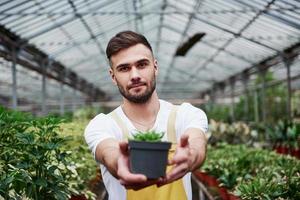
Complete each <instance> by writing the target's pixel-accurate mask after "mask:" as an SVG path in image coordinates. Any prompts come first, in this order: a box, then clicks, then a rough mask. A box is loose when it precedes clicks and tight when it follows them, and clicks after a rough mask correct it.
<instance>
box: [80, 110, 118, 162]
mask: <svg viewBox="0 0 300 200" xmlns="http://www.w3.org/2000/svg"><path fill="white" fill-rule="evenodd" d="M110 123H111V122H110V120H109V117H108V116H106V115H105V114H102V113H101V114H99V115H97V116H96V117H95V118H94V119H92V120H91V121H90V122H89V124H88V125H87V127H86V128H85V131H84V137H85V141H86V143H87V144H88V147H89V149H90V150H91V151H92V153H93V156H94V158H95V153H96V148H97V145H98V144H99V143H100V142H101V141H103V140H105V139H108V138H116V137H115V135H114V133H113V131H112V130H111V126H109V124H110Z"/></svg>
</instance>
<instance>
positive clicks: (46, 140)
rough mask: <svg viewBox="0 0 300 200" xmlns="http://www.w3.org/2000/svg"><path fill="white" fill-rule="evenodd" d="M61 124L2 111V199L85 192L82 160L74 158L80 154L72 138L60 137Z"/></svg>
mask: <svg viewBox="0 0 300 200" xmlns="http://www.w3.org/2000/svg"><path fill="white" fill-rule="evenodd" d="M61 122H62V121H61V120H60V119H58V118H53V117H46V118H40V119H34V118H32V117H31V116H28V115H25V114H23V113H20V112H14V111H8V110H6V109H4V108H0V149H1V152H0V199H1V198H4V199H35V200H40V199H49V200H51V199H55V200H57V199H58V200H60V199H69V198H70V195H71V194H78V193H80V192H81V189H83V188H81V186H82V184H81V183H80V182H79V183H78V182H77V181H78V179H79V178H78V172H79V171H80V170H79V171H77V169H78V168H79V167H78V165H79V163H82V161H81V160H82V159H80V160H79V159H78V158H77V159H73V158H74V157H73V155H74V154H75V155H76V154H77V153H78V152H74V151H70V148H67V144H68V142H70V141H72V137H71V136H62V135H60V134H59V126H60V124H61ZM77 157H79V155H77ZM86 194H89V193H88V192H87V193H86ZM90 196H91V195H90Z"/></svg>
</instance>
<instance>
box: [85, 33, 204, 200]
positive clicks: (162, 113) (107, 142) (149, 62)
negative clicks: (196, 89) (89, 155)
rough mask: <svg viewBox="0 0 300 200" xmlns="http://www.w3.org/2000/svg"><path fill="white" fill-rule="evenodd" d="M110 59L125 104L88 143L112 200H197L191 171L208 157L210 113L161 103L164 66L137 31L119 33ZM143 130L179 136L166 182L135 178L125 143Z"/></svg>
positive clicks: (101, 119) (96, 123)
mask: <svg viewBox="0 0 300 200" xmlns="http://www.w3.org/2000/svg"><path fill="white" fill-rule="evenodd" d="M106 54H107V58H108V60H109V62H110V70H109V73H110V76H111V78H112V81H113V83H114V84H115V85H116V86H117V87H118V88H119V91H120V93H121V94H122V96H123V103H122V105H120V106H119V107H118V108H116V109H115V110H114V111H113V112H112V113H110V114H108V115H105V114H102V113H101V114H99V115H97V116H96V117H95V118H94V119H93V120H91V122H90V123H89V125H88V126H87V127H86V130H85V139H86V142H87V144H88V145H89V148H90V149H91V150H92V152H93V154H94V156H95V159H96V160H97V161H98V162H100V168H101V173H102V177H103V182H104V184H105V187H106V189H107V191H108V195H109V199H111V200H125V199H136V200H140V199H141V200H142V199H151V200H152V199H154V200H155V199H162V200H166V199H179V200H181V199H189V200H191V199H192V192H191V173H190V172H191V171H193V170H195V169H197V168H199V167H200V166H201V164H202V163H203V161H204V159H205V153H206V137H205V132H206V131H207V117H206V115H205V113H204V112H203V111H202V110H200V109H198V108H195V107H193V106H192V105H191V104H189V103H183V104H182V105H180V106H177V107H176V106H173V105H172V104H171V103H169V102H166V101H163V100H160V99H159V98H158V95H157V93H156V89H155V86H156V77H157V75H158V62H157V60H156V59H155V58H154V55H153V52H152V48H151V46H150V44H149V43H148V41H147V39H146V38H145V37H144V36H143V35H140V34H137V33H135V32H132V31H124V32H120V33H118V34H117V35H116V36H114V37H113V38H112V39H111V40H110V41H109V43H108V45H107V49H106ZM174 108H175V109H174ZM170 113H175V114H170ZM171 115H172V116H173V117H171ZM174 116H176V117H174ZM169 118H172V119H173V121H174V122H173V125H172V122H171V123H169V124H171V126H174V131H173V132H174V133H171V131H169V128H168V127H167V124H168V122H169V121H168V119H169ZM170 121H172V120H170ZM167 129H168V130H167ZM137 130H139V131H147V130H156V131H158V132H162V131H163V132H165V133H166V134H165V135H164V138H163V140H167V138H169V136H170V134H173V135H174V137H175V141H173V142H175V143H176V142H177V147H176V152H175V154H174V156H173V158H172V159H170V160H169V161H168V163H169V165H170V166H171V170H170V171H168V173H167V174H166V176H165V177H161V178H159V179H157V180H147V177H146V176H144V175H142V174H132V173H130V170H129V164H128V143H127V142H126V141H124V138H126V137H125V136H126V135H129V136H130V135H132V133H134V132H136V131H137ZM176 140H177V141H176Z"/></svg>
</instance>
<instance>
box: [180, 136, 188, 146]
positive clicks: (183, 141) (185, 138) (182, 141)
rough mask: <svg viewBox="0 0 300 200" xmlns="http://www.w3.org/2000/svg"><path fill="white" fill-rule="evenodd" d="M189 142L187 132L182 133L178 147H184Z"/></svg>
mask: <svg viewBox="0 0 300 200" xmlns="http://www.w3.org/2000/svg"><path fill="white" fill-rule="evenodd" d="M188 143H189V136H188V135H187V134H183V135H182V136H181V137H180V147H185V146H187V145H188Z"/></svg>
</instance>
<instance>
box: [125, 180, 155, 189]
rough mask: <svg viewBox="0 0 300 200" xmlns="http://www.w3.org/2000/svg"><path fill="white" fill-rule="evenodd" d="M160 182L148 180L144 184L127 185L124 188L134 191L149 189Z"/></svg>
mask: <svg viewBox="0 0 300 200" xmlns="http://www.w3.org/2000/svg"><path fill="white" fill-rule="evenodd" d="M157 182H158V179H155V180H147V181H146V182H143V183H131V184H127V185H126V184H125V185H124V187H125V188H126V189H133V190H140V189H142V188H145V187H148V186H150V185H153V184H156V183H157Z"/></svg>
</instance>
